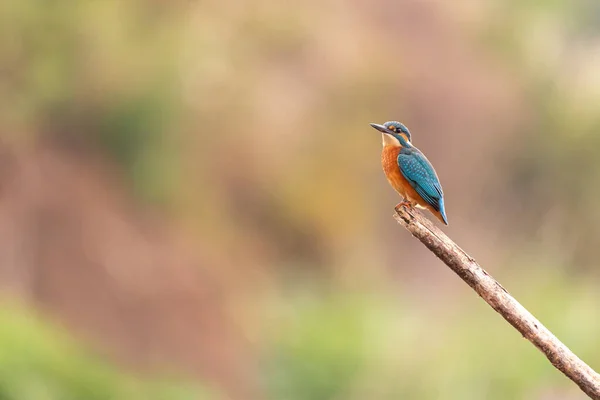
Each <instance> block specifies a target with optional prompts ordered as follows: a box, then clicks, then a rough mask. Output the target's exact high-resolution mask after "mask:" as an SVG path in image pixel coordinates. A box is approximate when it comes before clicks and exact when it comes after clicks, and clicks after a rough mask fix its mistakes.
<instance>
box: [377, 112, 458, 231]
mask: <svg viewBox="0 0 600 400" xmlns="http://www.w3.org/2000/svg"><path fill="white" fill-rule="evenodd" d="M370 125H371V126H372V127H373V128H375V129H377V130H378V131H380V132H381V136H382V141H383V143H382V144H383V150H382V152H381V164H382V166H383V172H384V173H385V176H386V178H387V180H388V182H389V183H390V185H391V186H392V187H393V188H394V190H396V192H398V193H399V194H400V195H401V196H402V197H403V201H402V202H401V203H398V205H396V208H398V207H400V206H403V205H405V206H409V207H418V208H423V209H427V210H429V211H430V212H431V213H432V214H433V215H435V216H436V217H437V218H438V219H439V220H440V221H441V222H442V223H443V224H445V225H448V217H447V216H446V208H445V205H444V191H443V190H442V184H441V183H440V179H439V178H438V175H437V173H436V172H435V169H434V168H433V165H431V162H429V160H428V159H427V157H425V155H424V154H423V153H422V152H421V150H419V149H417V148H416V147H415V146H413V144H412V141H411V134H410V131H409V130H408V128H407V127H406V126H405V125H404V124H403V123H401V122H398V121H388V122H386V123H384V124H383V125H380V124H375V123H372V124H370Z"/></svg>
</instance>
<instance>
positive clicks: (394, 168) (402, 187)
mask: <svg viewBox="0 0 600 400" xmlns="http://www.w3.org/2000/svg"><path fill="white" fill-rule="evenodd" d="M398 153H400V147H396V146H385V147H384V148H383V151H382V152H381V165H382V166H383V172H384V173H385V176H386V178H387V180H388V182H389V183H390V185H392V187H393V188H394V189H395V190H396V191H397V192H398V193H400V195H402V197H405V198H406V197H407V190H409V188H411V189H412V187H411V186H410V184H409V183H408V181H407V180H406V178H404V176H403V175H402V174H401V173H400V169H399V168H398Z"/></svg>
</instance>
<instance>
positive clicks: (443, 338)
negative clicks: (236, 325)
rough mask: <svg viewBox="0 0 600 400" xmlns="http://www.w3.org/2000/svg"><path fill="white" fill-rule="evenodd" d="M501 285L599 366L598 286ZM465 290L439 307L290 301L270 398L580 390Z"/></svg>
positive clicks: (271, 372)
mask: <svg viewBox="0 0 600 400" xmlns="http://www.w3.org/2000/svg"><path fill="white" fill-rule="evenodd" d="M523 271H526V270H523ZM544 272H546V273H544ZM503 283H505V286H506V287H507V288H509V289H512V290H511V292H512V293H513V294H514V295H515V296H516V297H517V298H518V299H519V300H521V301H522V303H523V304H524V306H525V307H527V308H528V309H529V310H530V311H531V312H533V313H534V314H535V315H536V316H537V317H538V318H539V319H540V320H541V321H542V322H543V323H544V324H545V325H546V326H547V327H548V328H549V329H550V330H552V331H553V332H554V333H555V334H556V335H557V336H558V337H559V338H560V339H561V340H562V341H564V343H565V344H567V346H569V347H570V348H571V349H572V350H573V351H575V352H576V353H577V354H578V355H579V356H580V357H582V358H583V359H584V360H585V361H587V362H588V363H590V364H591V365H592V366H597V365H598V363H600V349H598V347H597V346H596V345H595V343H596V338H597V337H598V335H600V323H599V322H597V321H598V319H597V318H596V317H595V313H596V311H595V308H596V304H598V301H600V296H599V295H598V294H597V291H594V290H588V289H590V288H586V286H588V285H586V284H584V283H583V282H581V281H578V280H574V279H567V278H565V277H564V276H562V275H561V274H560V273H558V270H553V269H549V270H546V269H545V268H544V269H542V268H540V269H535V271H531V270H529V271H527V272H523V273H517V274H514V275H513V276H512V279H510V280H509V282H503ZM589 286H592V284H589ZM582 288H583V289H582ZM426 290H431V291H432V292H434V291H435V288H429V289H426ZM462 293H463V295H461V296H459V297H458V298H457V297H456V296H453V297H452V301H450V302H448V303H447V304H446V305H444V304H443V303H444V301H443V299H442V298H441V297H438V302H437V303H436V306H435V307H433V308H432V307H427V306H423V305H422V304H419V303H411V302H409V301H407V300H403V299H398V298H391V297H386V296H384V295H381V296H375V297H374V296H370V297H368V298H367V297H360V296H359V297H357V296H356V295H354V294H348V293H346V294H344V293H339V294H338V295H337V296H335V299H334V300H331V299H329V300H326V299H323V298H320V297H319V299H318V300H317V299H313V301H312V302H311V301H308V302H307V301H306V297H305V296H303V297H302V301H298V302H292V304H293V305H292V307H291V309H287V310H286V312H285V317H283V318H282V321H283V323H282V325H283V329H281V330H279V331H278V332H277V335H276V339H275V340H274V344H273V343H271V346H272V347H270V348H269V349H268V353H267V354H268V356H269V357H268V358H269V365H270V368H269V369H268V371H267V382H268V384H269V386H270V387H271V390H272V396H271V398H272V399H277V400H314V399H316V400H326V399H347V398H353V399H361V398H377V399H383V400H385V399H390V400H391V399H398V398H401V399H423V400H427V399H432V400H434V399H440V398H444V399H460V400H465V399H473V400H477V399H486V400H505V399H520V398H539V396H541V395H542V393H546V392H548V393H558V394H561V393H562V394H565V397H566V394H569V395H570V394H571V393H574V394H575V395H577V394H578V389H577V388H576V387H575V386H574V385H573V384H572V382H571V381H569V380H568V379H567V378H565V377H564V376H563V375H562V374H561V373H560V372H558V371H557V370H556V369H555V368H554V367H552V365H550V363H549V362H548V361H547V360H546V358H545V357H544V356H543V355H542V354H541V353H540V352H539V351H538V350H537V349H536V348H535V347H533V345H531V343H529V342H528V341H527V340H524V339H523V338H522V337H521V336H520V335H519V334H518V332H516V331H515V330H514V329H513V328H512V327H511V326H510V325H509V324H508V323H506V322H505V321H504V320H503V319H502V318H501V317H500V316H499V315H498V314H496V313H495V312H494V311H493V310H492V309H490V307H489V306H487V305H486V304H485V303H484V302H483V301H481V299H479V298H478V297H477V296H475V295H474V294H472V293H470V292H469V291H467V290H466V289H465V291H464V292H462ZM432 295H433V294H432ZM428 296H429V295H428ZM574 398H577V397H574Z"/></svg>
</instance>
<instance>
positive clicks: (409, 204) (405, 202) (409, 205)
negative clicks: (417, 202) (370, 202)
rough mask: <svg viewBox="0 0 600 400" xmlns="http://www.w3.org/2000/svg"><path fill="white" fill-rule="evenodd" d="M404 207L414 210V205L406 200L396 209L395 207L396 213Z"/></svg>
mask: <svg viewBox="0 0 600 400" xmlns="http://www.w3.org/2000/svg"><path fill="white" fill-rule="evenodd" d="M402 207H408V208H413V205H412V203H411V202H410V201H408V200H404V201H401V202H400V203H398V204H396V207H394V209H395V210H396V211H398V210H399V209H400V208H402Z"/></svg>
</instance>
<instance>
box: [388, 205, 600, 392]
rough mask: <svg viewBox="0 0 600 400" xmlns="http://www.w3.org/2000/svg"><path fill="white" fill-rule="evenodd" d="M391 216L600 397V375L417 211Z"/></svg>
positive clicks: (556, 364) (405, 210) (557, 364)
mask: <svg viewBox="0 0 600 400" xmlns="http://www.w3.org/2000/svg"><path fill="white" fill-rule="evenodd" d="M394 218H396V220H397V221H398V222H399V223H400V225H402V226H404V227H405V228H406V229H408V231H409V232H410V233H412V235H413V236H414V237H416V238H417V239H419V240H420V241H421V242H422V243H423V244H424V245H425V246H426V247H427V248H428V249H429V250H431V251H432V252H433V254H435V255H436V256H437V257H438V258H439V259H440V260H442V261H443V262H444V264H446V265H447V266H448V267H450V269H451V270H452V271H454V272H455V273H456V274H457V275H458V276H459V277H460V278H461V279H462V280H463V281H465V282H466V283H467V285H469V286H471V288H472V289H473V290H475V291H476V292H477V294H478V295H479V296H481V298H483V300H485V301H486V303H488V304H489V305H490V306H491V307H492V308H493V309H494V310H496V312H497V313H498V314H500V315H502V317H503V318H504V319H505V320H506V321H508V323H510V324H511V325H512V326H513V327H514V328H515V329H516V330H518V331H519V332H520V333H521V334H522V335H523V337H525V338H526V339H527V340H529V341H530V342H531V343H533V345H534V346H535V347H537V348H538V349H539V350H540V351H541V352H542V353H544V355H545V356H546V357H547V358H548V360H549V361H550V362H551V363H552V365H554V367H556V368H557V369H558V370H559V371H561V372H562V373H563V374H565V375H566V376H567V377H568V378H569V379H571V380H572V381H573V382H575V383H576V384H577V385H578V386H579V387H580V388H581V390H583V391H584V392H585V393H586V394H587V395H588V396H589V397H591V398H592V399H596V400H600V375H599V374H598V373H597V372H596V371H594V370H593V369H592V368H590V366H588V365H587V364H586V363H584V362H583V361H582V360H581V359H579V357H577V356H576V355H575V354H574V353H573V352H572V351H571V350H569V348H568V347H567V346H565V345H564V344H563V343H562V342H561V341H560V340H558V338H557V337H556V336H554V335H553V334H552V332H550V331H549V330H548V329H547V328H546V327H545V326H544V325H542V323H541V322H540V321H538V320H537V318H535V317H534V316H533V315H532V314H531V313H530V312H529V311H527V310H526V309H525V307H523V306H522V305H521V304H519V302H518V301H517V300H515V299H514V297H512V296H511V295H510V294H509V293H508V292H507V291H506V289H504V288H503V287H502V285H500V284H499V283H498V282H497V281H496V280H495V279H494V278H493V277H492V276H490V275H489V274H488V273H487V272H486V271H485V270H484V269H483V268H481V267H480V266H479V264H477V262H476V261H475V260H474V259H473V258H472V257H471V256H469V255H468V254H467V253H465V252H464V251H463V250H462V249H461V248H460V247H458V245H457V244H456V243H454V242H453V241H452V240H451V239H450V238H449V237H448V236H446V234H445V233H444V232H442V231H441V230H440V229H438V228H437V227H436V226H435V225H433V223H432V222H431V221H429V220H428V219H427V218H425V217H424V216H423V215H422V214H421V213H419V212H418V211H416V210H414V209H412V208H409V207H407V206H400V207H399V208H397V209H396V214H395V215H394Z"/></svg>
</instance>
